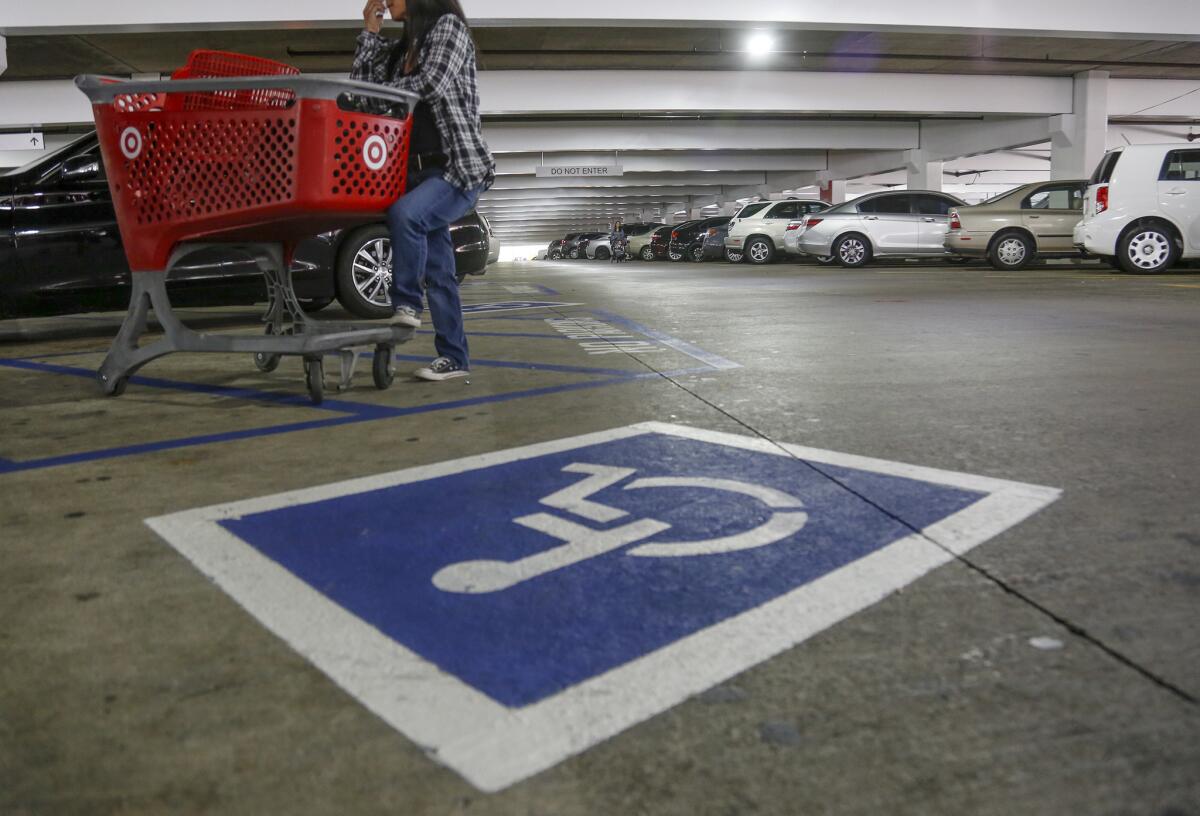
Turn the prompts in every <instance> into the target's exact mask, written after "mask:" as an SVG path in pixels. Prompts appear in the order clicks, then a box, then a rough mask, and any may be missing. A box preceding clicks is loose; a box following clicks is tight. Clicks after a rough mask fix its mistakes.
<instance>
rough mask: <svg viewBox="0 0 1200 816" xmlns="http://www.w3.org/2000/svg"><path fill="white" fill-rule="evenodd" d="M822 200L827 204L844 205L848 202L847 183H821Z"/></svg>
mask: <svg viewBox="0 0 1200 816" xmlns="http://www.w3.org/2000/svg"><path fill="white" fill-rule="evenodd" d="M821 200H822V201H824V202H825V203H826V204H844V203H845V202H846V182H845V181H826V182H822V183H821Z"/></svg>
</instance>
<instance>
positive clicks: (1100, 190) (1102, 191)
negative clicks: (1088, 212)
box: [1096, 184, 1108, 215]
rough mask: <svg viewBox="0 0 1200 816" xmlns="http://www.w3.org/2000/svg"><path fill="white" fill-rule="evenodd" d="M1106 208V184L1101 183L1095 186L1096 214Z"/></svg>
mask: <svg viewBox="0 0 1200 816" xmlns="http://www.w3.org/2000/svg"><path fill="white" fill-rule="evenodd" d="M1107 209H1108V185H1107V184H1101V185H1100V186H1099V187H1097V188H1096V215H1099V214H1100V213H1102V212H1104V211H1105V210H1107Z"/></svg>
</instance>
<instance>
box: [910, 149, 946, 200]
mask: <svg viewBox="0 0 1200 816" xmlns="http://www.w3.org/2000/svg"><path fill="white" fill-rule="evenodd" d="M904 157H905V159H906V161H907V163H908V189H910V190H934V191H936V192H941V190H942V162H940V161H928V160H927V159H926V158H925V154H924V153H923V152H922V151H920V150H909V151H906V152H905V154H904Z"/></svg>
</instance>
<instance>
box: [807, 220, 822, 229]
mask: <svg viewBox="0 0 1200 816" xmlns="http://www.w3.org/2000/svg"><path fill="white" fill-rule="evenodd" d="M824 220H825V219H824V218H805V219H804V228H805V229H812V228H813V227H815V226H816V225H817V224H820V223H821V222H822V221H824Z"/></svg>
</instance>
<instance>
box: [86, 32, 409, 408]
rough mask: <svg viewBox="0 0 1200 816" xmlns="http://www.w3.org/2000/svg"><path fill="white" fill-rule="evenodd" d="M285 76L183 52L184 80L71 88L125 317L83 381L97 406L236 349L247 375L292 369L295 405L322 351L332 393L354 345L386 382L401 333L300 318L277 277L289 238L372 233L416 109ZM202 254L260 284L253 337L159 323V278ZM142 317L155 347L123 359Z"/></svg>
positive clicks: (390, 97) (282, 272)
mask: <svg viewBox="0 0 1200 816" xmlns="http://www.w3.org/2000/svg"><path fill="white" fill-rule="evenodd" d="M204 61H207V62H204ZM214 65H216V66H218V68H219V70H214V69H213V66H214ZM206 66H207V67H206ZM285 69H286V70H285ZM239 71H240V72H242V73H247V72H253V73H255V74H268V75H255V76H236V74H237V73H239ZM291 71H294V69H290V68H289V67H288V66H283V65H281V64H280V63H271V62H270V61H268V60H257V59H255V58H253V57H242V56H241V55H236V54H215V55H214V52H197V53H196V54H193V59H192V61H191V62H190V63H189V67H188V68H186V69H183V70H181V71H180V72H177V74H176V76H183V77H187V78H180V79H170V80H161V81H153V82H142V81H134V82H126V81H121V80H116V79H111V78H106V77H98V76H80V77H77V78H76V80H75V84H76V85H77V86H78V87H79V89H80V90H81V91H83V92H84V93H85V94H87V96H88V98H89V99H90V100H91V102H92V110H93V113H94V115H95V119H96V129H97V132H98V134H99V137H100V150H101V155H102V157H103V160H104V166H105V170H106V171H107V174H108V182H109V187H110V189H111V191H112V197H113V203H114V207H115V209H116V215H117V224H118V226H119V227H120V230H121V239H122V241H123V243H124V245H125V254H126V256H127V257H128V259H129V267H130V269H131V270H132V272H133V274H132V280H133V294H132V297H131V300H130V305H129V312H128V314H127V315H126V317H125V321H124V323H123V324H122V326H121V329H120V332H119V333H118V335H117V337H116V339H115V340H114V341H113V345H112V348H111V349H110V351H109V353H108V357H107V358H106V359H105V360H104V363H103V364H102V365H101V367H100V371H99V378H100V383H101V385H102V387H103V389H104V392H105V393H106V394H109V395H112V396H118V395H120V394H121V393H122V392H123V391H124V390H125V387H126V384H127V382H128V380H129V377H130V376H131V375H133V373H134V372H136V371H137V370H138V369H139V368H141V367H142V366H143V365H145V364H146V363H148V362H150V361H151V360H154V359H156V358H158V357H161V356H163V355H165V354H169V353H171V352H175V351H197V352H250V353H252V354H253V355H254V359H255V363H256V365H258V367H259V368H260V369H261V370H263V371H271V370H273V369H274V368H275V367H276V366H277V365H278V364H279V361H280V358H281V357H282V356H286V355H296V356H300V357H303V359H304V369H305V376H306V381H307V385H308V390H309V396H310V397H311V398H312V401H313V402H314V403H320V402H321V400H322V397H323V389H324V366H323V358H324V357H325V355H326V354H337V355H339V356H340V358H341V364H342V365H341V369H342V371H341V374H342V376H341V380H340V387H341V388H346V387H349V384H350V378H351V376H352V375H353V371H354V363H355V361H356V359H357V351H355V349H363V348H370V347H371V346H374V347H375V358H374V364H373V373H374V379H375V385H376V386H377V387H379V388H386V387H388V386H389V385H390V384H391V382H392V377H393V373H392V358H393V356H394V350H395V346H396V345H397V344H398V343H402V342H406V341H407V340H409V339H410V338H411V337H412V334H413V332H412V330H411V329H407V328H401V327H391V326H386V325H380V324H374V325H371V324H362V323H358V324H331V323H323V322H318V321H316V320H313V319H311V318H310V317H308V316H307V315H306V314H305V312H304V310H303V309H302V308H301V307H300V304H299V302H298V300H297V299H296V293H295V291H294V289H293V287H292V275H291V268H290V267H291V260H292V253H293V250H294V249H295V246H296V244H297V242H299V241H301V240H303V239H305V238H309V237H312V236H314V235H316V234H319V233H323V232H327V231H331V230H335V229H345V228H350V227H355V226H358V225H361V224H366V223H370V222H376V221H379V220H380V218H381V214H382V212H383V211H384V210H385V209H386V208H387V207H388V205H390V204H391V203H393V202H394V201H395V200H396V199H397V198H398V197H399V196H400V195H401V193H403V192H404V188H405V183H406V173H407V165H408V142H409V129H410V125H411V116H410V114H411V111H412V109H413V107H414V105H415V104H416V101H417V98H416V97H415V96H413V95H412V94H409V93H405V92H402V91H398V90H395V89H393V88H387V87H383V86H379V85H372V84H369V83H363V82H355V81H351V80H335V79H321V78H316V77H308V76H304V75H302V74H292V73H291ZM214 73H216V74H218V75H217V76H212V74H214ZM201 74H208V75H202V76H198V75H201ZM230 74H234V75H233V76H230ZM269 74H274V75H269ZM364 110H367V111H370V112H363V111H364ZM214 244H220V245H221V247H222V248H223V249H225V250H227V251H236V252H241V253H245V254H247V255H249V256H250V257H252V258H253V259H254V261H255V263H256V265H257V266H258V267H259V268H260V269H261V270H262V272H263V274H264V275H265V277H266V280H267V293H268V307H267V312H266V315H265V317H264V321H265V322H266V324H267V327H266V334H265V336H245V335H242V336H238V335H228V334H202V333H198V332H195V331H192V330H190V329H188V328H187V327H186V326H184V325H183V323H182V322H181V321H180V320H179V318H178V317H177V316H176V315H175V313H174V312H173V311H172V308H171V303H170V300H169V299H168V297H167V290H166V286H165V282H166V279H167V276H168V275H169V274H170V272H171V270H172V269H173V268H175V267H177V266H179V265H180V264H182V263H183V262H184V261H185V260H186V259H187V258H188V256H190V255H192V254H193V253H195V252H197V251H200V250H203V249H205V248H211V247H212V246H213V245H214ZM151 309H153V311H154V314H155V316H156V317H157V318H158V321H159V323H160V324H161V325H162V328H163V330H164V337H163V338H161V339H159V340H157V341H155V342H153V343H149V344H147V345H145V346H142V347H139V345H138V339H139V337H140V336H141V335H142V334H144V333H145V331H146V320H147V317H148V313H149V310H151Z"/></svg>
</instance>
